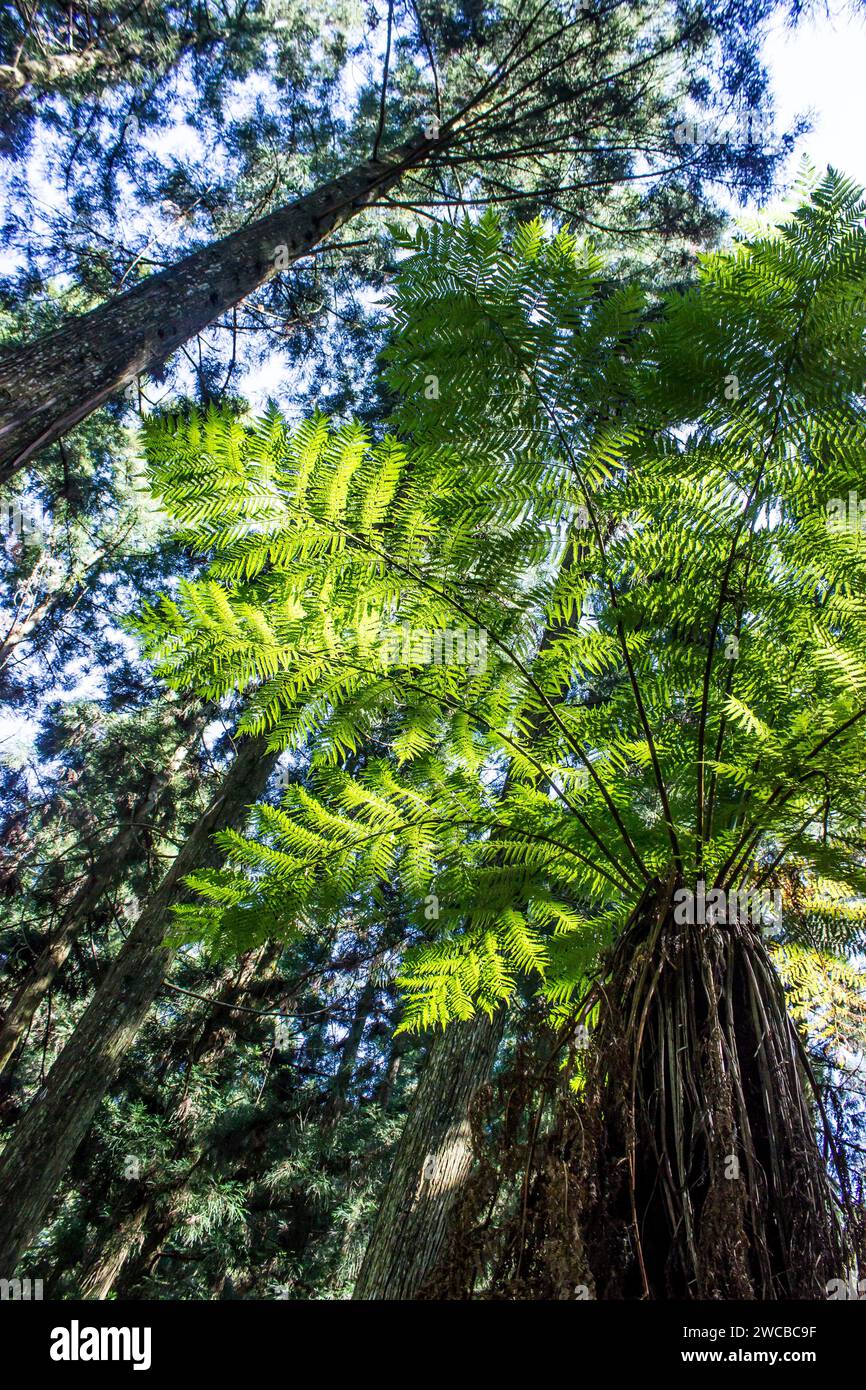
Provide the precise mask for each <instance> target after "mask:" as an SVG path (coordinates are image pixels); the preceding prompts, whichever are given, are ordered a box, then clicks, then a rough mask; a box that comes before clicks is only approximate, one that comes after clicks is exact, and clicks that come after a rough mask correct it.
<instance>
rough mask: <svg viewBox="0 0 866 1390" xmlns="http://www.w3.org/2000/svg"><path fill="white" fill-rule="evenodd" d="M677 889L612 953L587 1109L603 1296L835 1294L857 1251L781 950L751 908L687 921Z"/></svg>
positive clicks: (588, 1237)
mask: <svg viewBox="0 0 866 1390" xmlns="http://www.w3.org/2000/svg"><path fill="white" fill-rule="evenodd" d="M671 892H672V889H671V885H670V884H668V885H667V886H662V885H659V884H650V885H649V886H648V889H647V892H646V895H645V898H644V900H643V902H642V904H641V905H640V907H639V908H638V910H637V911H636V912H635V914H634V917H633V919H632V922H631V923H630V925H629V927H628V929H627V930H626V931H625V932H624V933H623V935H622V937H621V938H620V940H619V942H618V943H617V946H616V948H615V950H614V952H613V956H612V959H611V962H610V968H609V970H608V971H607V972H606V973H605V978H604V982H603V987H602V988H601V989H600V991H599V996H598V1023H597V1026H596V1027H595V1028H594V1030H593V1034H592V1045H591V1048H590V1051H589V1054H588V1060H587V1065H586V1086H585V1090H584V1091H583V1093H582V1099H581V1102H580V1104H579V1106H578V1113H577V1116H576V1119H575V1122H574V1125H573V1131H572V1154H573V1155H574V1156H575V1159H576V1161H572V1164H571V1166H572V1180H571V1187H572V1190H573V1191H576V1192H578V1193H580V1194H581V1198H580V1202H581V1204H582V1205H583V1213H582V1218H581V1219H580V1226H581V1229H582V1231H583V1233H584V1236H585V1242H586V1250H587V1254H588V1258H589V1263H590V1267H591V1270H592V1275H593V1278H594V1281H595V1287H596V1291H597V1295H598V1297H600V1298H679V1299H694V1298H697V1299H702V1298H703V1299H706V1298H714V1299H718V1298H723V1299H736V1298H747V1299H761V1300H764V1299H780V1298H781V1299H791V1298H825V1297H826V1296H827V1291H826V1285H827V1281H828V1280H831V1279H834V1278H840V1279H844V1278H845V1276H846V1271H847V1269H848V1262H849V1260H850V1251H849V1250H848V1249H847V1244H846V1238H845V1235H844V1231H843V1229H842V1225H841V1222H840V1219H839V1212H838V1210H837V1207H836V1200H835V1198H834V1194H833V1192H832V1190H831V1186H830V1181H829V1178H828V1174H827V1168H826V1165H825V1163H824V1160H823V1158H822V1155H821V1152H820V1149H819V1146H818V1141H817V1137H816V1132H815V1125H816V1116H815V1115H814V1113H813V1107H812V1103H811V1099H812V1098H811V1097H810V1087H809V1077H808V1071H807V1066H806V1063H805V1060H804V1053H803V1049H802V1046H801V1045H800V1043H799V1041H798V1039H797V1036H796V1032H795V1029H794V1026H793V1024H792V1022H791V1020H790V1019H789V1017H788V1015H787V1011H786V1007H785V1001H784V996H783V993H782V990H781V987H780V985H779V982H778V979H777V978H776V975H775V972H774V970H773V966H772V962H771V960H770V958H769V956H768V954H767V951H766V948H765V946H764V943H763V941H762V940H761V938H760V934H759V932H758V931H757V930H756V929H755V928H754V927H753V926H751V925H749V924H747V923H741V922H738V921H733V922H729V923H727V924H726V925H724V926H722V925H711V924H707V925H705V926H688V925H677V923H676V922H675V921H674V920H673V919H672V914H671V907H670V901H671ZM831 1143H832V1141H831ZM842 1179H843V1183H844V1181H845V1179H844V1173H843V1174H842Z"/></svg>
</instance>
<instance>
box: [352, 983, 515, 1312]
mask: <svg viewBox="0 0 866 1390" xmlns="http://www.w3.org/2000/svg"><path fill="white" fill-rule="evenodd" d="M504 1021H505V1010H504V1009H500V1010H499V1012H498V1013H496V1014H494V1016H493V1018H488V1017H487V1015H486V1014H476V1016H475V1017H474V1018H471V1019H469V1020H467V1021H466V1022H460V1023H452V1024H450V1025H449V1026H448V1027H447V1028H446V1029H445V1032H444V1033H443V1034H442V1035H441V1036H440V1037H438V1038H437V1039H436V1042H435V1043H434V1045H433V1047H432V1049H431V1052H430V1057H429V1059H428V1062H427V1065H426V1067H425V1069H424V1071H423V1073H422V1075H421V1080H420V1081H419V1083H418V1089H417V1090H416V1092H415V1095H414V1097H413V1100H412V1104H411V1106H410V1107H409V1113H408V1115H407V1116H406V1123H405V1125H404V1128H403V1133H402V1136H401V1138H400V1143H399V1145H398V1147H397V1153H396V1156H395V1158H394V1162H393V1165H392V1168H391V1172H390V1174H389V1177H388V1182H387V1184H386V1186H385V1192H384V1194H383V1197H382V1202H381V1205H380V1207H379V1212H378V1215H377V1218H376V1224H375V1226H374V1228H373V1234H372V1236H371V1237H370V1242H369V1244H368V1246H367V1251H366V1254H365V1255H364V1260H363V1263H362V1265H361V1271H360V1274H359V1275H358V1281H357V1283H356V1285H355V1292H354V1295H353V1296H354V1297H355V1298H358V1299H378V1298H382V1299H411V1298H415V1297H416V1296H417V1295H418V1292H419V1290H420V1289H421V1286H422V1285H423V1283H424V1281H425V1279H426V1277H427V1276H428V1275H429V1274H430V1273H431V1272H432V1270H433V1269H434V1267H435V1265H436V1262H437V1260H438V1257H439V1255H440V1254H441V1252H442V1250H443V1248H444V1246H445V1243H446V1240H447V1238H448V1235H449V1233H450V1227H451V1220H452V1217H453V1215H454V1212H455V1208H456V1206H457V1203H458V1201H459V1199H460V1196H461V1194H462V1191H463V1188H464V1185H465V1183H466V1180H467V1178H468V1177H469V1174H470V1171H471V1168H472V1162H473V1152H472V1142H471V1124H470V1116H471V1106H472V1102H473V1100H474V1098H475V1096H476V1095H477V1094H478V1092H479V1090H480V1089H481V1087H483V1086H484V1085H486V1083H487V1082H488V1080H489V1078H490V1073H491V1071H492V1069H493V1064H494V1062H495V1060H496V1053H497V1050H498V1047H499V1042H500V1039H501V1037H502V1030H503V1027H504Z"/></svg>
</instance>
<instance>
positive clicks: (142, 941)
mask: <svg viewBox="0 0 866 1390" xmlns="http://www.w3.org/2000/svg"><path fill="white" fill-rule="evenodd" d="M277 756H278V755H277V754H276V753H269V752H267V747H266V740H265V739H264V738H256V739H250V740H248V741H246V742H245V743H244V744H242V745H241V747H240V749H239V751H238V753H237V756H236V757H235V761H234V763H233V765H232V767H231V769H230V770H229V772H228V773H227V774H226V777H225V780H224V782H223V785H222V788H221V790H220V792H219V794H218V795H217V796H216V797H214V799H213V801H212V802H211V804H210V806H209V807H208V808H207V810H206V811H204V812H203V813H202V815H201V816H200V817H199V819H198V821H197V822H196V824H195V826H194V827H193V830H192V831H191V833H190V836H189V838H188V839H187V841H186V844H185V845H184V846H183V848H182V849H181V851H180V853H179V854H178V856H177V858H176V859H175V861H174V863H173V864H172V866H171V868H170V869H169V871H168V873H167V874H166V875H165V877H164V879H163V881H162V883H161V884H160V886H159V888H158V889H157V890H156V892H155V893H154V894H153V896H152V897H151V899H150V901H149V902H148V904H147V906H146V907H145V908H144V910H143V912H142V913H141V915H140V917H139V919H138V922H137V923H136V926H135V928H134V930H133V931H132V932H131V933H130V935H129V937H128V938H127V940H126V942H125V943H124V945H123V948H122V950H121V951H120V953H119V955H118V956H117V958H116V959H115V961H114V963H113V965H112V966H111V968H110V969H109V971H108V973H107V974H106V976H105V979H104V980H103V982H102V984H101V985H100V986H99V988H98V989H97V991H96V993H95V995H94V997H93V999H92V1000H91V1002H90V1004H89V1006H88V1008H87V1010H86V1012H85V1013H84V1014H83V1016H82V1018H81V1020H80V1022H79V1024H78V1026H77V1028H76V1029H75V1032H74V1033H73V1034H72V1037H71V1038H70V1040H69V1042H68V1043H67V1045H66V1047H65V1048H64V1050H63V1052H62V1053H61V1054H60V1056H59V1057H58V1058H57V1060H56V1062H55V1063H54V1066H53V1067H52V1068H51V1071H50V1073H49V1075H48V1079H47V1081H46V1083H45V1086H44V1088H43V1090H42V1091H41V1092H40V1093H39V1094H38V1095H37V1097H36V1099H35V1100H34V1101H33V1104H32V1105H31V1106H30V1109H29V1110H28V1111H27V1114H26V1115H25V1116H24V1118H23V1120H22V1121H21V1123H20V1124H19V1125H18V1127H17V1129H16V1131H15V1133H14V1135H13V1137H12V1139H11V1140H10V1141H9V1144H8V1145H7V1147H6V1149H5V1150H4V1152H3V1155H2V1159H0V1193H2V1199H3V1206H2V1208H0V1269H2V1270H3V1271H4V1272H5V1271H6V1270H9V1271H10V1275H11V1274H12V1272H13V1271H14V1269H15V1266H16V1264H17V1262H18V1260H19V1259H20V1257H21V1255H22V1254H23V1252H24V1251H25V1250H26V1249H27V1247H28V1245H29V1244H30V1242H31V1241H32V1240H33V1238H34V1236H35V1235H36V1234H37V1232H38V1231H39V1230H40V1229H41V1227H42V1224H43V1222H44V1219H45V1216H46V1213H47V1211H48V1207H49V1205H50V1203H51V1199H52V1197H53V1196H54V1193H55V1191H56V1189H57V1186H58V1183H59V1182H60V1179H61V1178H62V1176H63V1173H64V1172H65V1170H66V1166H67V1164H68V1163H69V1161H70V1159H71V1158H72V1157H73V1155H74V1153H75V1151H76V1149H77V1148H78V1145H79V1144H80V1143H81V1140H82V1139H83V1137H84V1135H85V1134H86V1132H87V1129H88V1127H89V1125H90V1122H91V1120H92V1119H93V1116H94V1113H95V1111H96V1109H97V1106H98V1105H99V1103H100V1101H101V1100H102V1097H103V1096H104V1095H105V1092H106V1090H107V1088H108V1086H109V1085H110V1084H111V1081H112V1079H113V1077H114V1075H115V1073H116V1071H117V1069H118V1067H119V1065H120V1062H121V1060H122V1058H123V1055H124V1053H125V1052H126V1051H127V1049H128V1048H129V1047H130V1046H131V1044H132V1043H133V1041H134V1040H135V1037H136V1034H137V1033H138V1030H139V1028H140V1027H141V1024H142V1022H143V1021H144V1018H145V1016H146V1014H147V1011H148V1009H149V1008H150V1005H151V1004H152V1003H153V1000H154V999H155V997H156V995H157V994H158V992H159V990H160V987H161V986H162V983H163V981H164V979H165V974H166V971H167V969H168V966H169V964H170V963H171V960H172V958H173V956H174V950H173V949H172V948H171V947H170V946H168V945H167V944H166V942H165V937H166V933H167V930H168V928H169V926H170V924H171V916H170V912H169V909H170V907H171V906H172V904H173V903H174V902H176V901H177V900H178V899H179V898H181V896H182V894H183V891H184V889H183V882H182V881H183V879H184V877H185V876H186V875H187V874H189V873H191V872H192V871H193V870H195V869H200V868H202V867H204V866H206V865H210V864H213V863H215V862H217V861H218V859H219V852H218V850H217V849H216V846H215V845H214V843H213V840H212V836H213V834H214V832H215V831H216V830H219V829H222V828H225V827H228V826H237V825H239V824H242V823H243V820H244V817H245V814H246V809H247V807H248V806H249V805H250V803H251V802H254V801H255V800H256V799H257V798H258V797H259V796H260V795H261V794H262V792H263V791H264V788H265V786H266V784H267V780H268V776H269V774H270V772H271V769H272V768H273V766H274V764H275V762H276V759H277Z"/></svg>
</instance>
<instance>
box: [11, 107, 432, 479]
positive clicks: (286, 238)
mask: <svg viewBox="0 0 866 1390" xmlns="http://www.w3.org/2000/svg"><path fill="white" fill-rule="evenodd" d="M446 131H447V127H443V131H442V132H441V133H440V134H439V135H438V136H437V137H436V138H435V139H428V138H427V136H425V135H418V136H415V137H413V139H411V140H408V141H406V142H405V143H404V144H402V145H399V146H397V147H395V148H394V149H393V150H390V151H388V152H387V153H384V154H381V155H379V156H378V158H376V159H368V160H364V162H363V163H361V164H359V165H357V166H356V167H355V168H354V169H352V170H350V171H349V172H348V173H346V174H343V175H342V176H341V177H340V178H336V179H332V180H331V181H330V182H329V183H326V184H324V185H323V186H322V187H321V188H319V189H318V190H317V191H316V192H315V193H310V194H308V195H306V196H305V197H303V198H299V199H298V200H297V202H294V203H290V204H289V205H288V206H286V207H282V208H279V209H278V210H277V211H276V212H273V213H270V214H269V215H268V216H267V217H263V218H261V219H260V220H259V221H257V222H254V223H253V224H252V225H251V226H249V227H244V228H242V229H241V230H240V231H237V232H233V233H232V234H231V235H230V236H227V237H223V238H222V239H221V240H220V241H217V242H215V243H213V244H212V245H210V246H206V247H203V248H202V249H200V250H198V251H194V252H193V253H192V254H191V255H189V256H186V257H185V258H184V259H183V260H182V261H179V262H178V263H177V265H174V266H171V267H170V268H169V269H168V270H164V271H161V272H160V273H159V274H158V275H151V276H149V277H148V278H147V279H146V280H144V281H143V282H142V283H141V284H139V285H136V286H135V288H134V289H132V290H130V291H128V293H126V294H123V295H120V296H118V297H117V298H116V299H111V300H109V301H108V302H107V303H105V304H101V305H100V306H99V307H98V308H97V309H93V310H92V311H91V312H90V313H88V314H84V315H81V316H80V317H77V318H73V319H71V320H70V321H69V322H68V323H66V324H65V325H64V326H63V327H62V328H60V329H58V330H57V331H56V332H54V333H51V334H49V335H47V336H46V337H43V338H37V339H36V340H34V341H32V342H29V343H24V344H21V345H20V346H17V347H11V348H7V349H6V350H5V351H4V352H3V353H0V483H3V482H6V481H7V480H8V479H9V478H10V477H12V476H13V475H14V474H15V473H16V472H17V471H18V470H20V469H21V468H23V467H24V465H25V464H26V463H27V461H28V459H30V458H32V456H33V455H34V454H35V453H36V452H37V451H38V450H40V449H43V448H45V446H46V445H48V444H51V443H52V442H53V441H54V440H55V439H58V438H59V437H60V436H61V435H62V434H64V433H65V432H66V431H67V430H69V429H71V428H72V426H73V425H76V424H78V422H79V420H83V419H84V417H85V416H86V415H89V414H90V412H91V411H93V410H95V409H96V408H97V406H100V405H102V404H103V402H104V401H106V400H107V399H108V397H109V396H111V395H112V394H113V393H114V392H115V391H118V390H119V389H120V388H121V387H122V386H124V385H125V384H126V383H127V382H129V381H131V380H133V379H134V378H135V377H136V376H138V375H139V374H140V373H141V372H146V371H148V370H150V369H152V368H153V367H155V366H156V365H157V364H159V363H161V362H164V361H165V359H166V358H167V357H168V356H169V355H170V354H171V353H172V352H174V351H175V350H176V349H177V348H179V347H181V345H182V344H183V343H186V342H187V341H188V340H189V339H190V338H193V337H194V336H195V335H196V333H200V332H201V331H202V329H204V328H206V327H207V326H208V324H210V323H213V321H214V319H216V318H219V316H220V315H221V314H223V313H225V311H226V310H227V309H230V308H232V307H233V306H234V305H235V304H237V303H238V302H239V301H240V300H242V299H244V298H246V296H247V295H249V294H250V293H252V291H253V290H255V289H257V288H258V287H259V285H262V284H264V282H265V281H266V280H268V279H270V278H271V276H272V275H274V274H275V273H276V272H277V271H278V270H280V269H285V268H286V267H287V266H288V265H289V264H290V263H291V262H293V261H296V260H298V259H299V258H300V257H302V256H305V255H307V254H308V253H309V252H310V251H312V250H313V249H314V247H316V246H317V245H318V244H319V242H321V241H322V240H324V238H325V237H326V236H328V235H330V234H331V233H332V232H334V231H336V230H337V228H339V227H341V226H342V225H343V224H344V223H345V222H347V221H348V220H349V219H350V218H351V217H352V216H354V214H355V213H356V212H358V211H360V210H361V209H362V208H364V207H366V206H367V205H368V204H369V203H371V202H373V201H374V199H375V198H376V197H378V196H379V195H380V194H382V193H384V192H385V191H386V190H387V189H389V188H391V187H392V186H393V185H394V184H395V183H397V182H398V180H399V179H400V178H401V176H402V175H403V174H404V173H405V172H406V171H407V170H408V169H410V168H412V167H413V166H415V165H417V164H419V163H421V162H423V161H424V160H425V159H426V158H427V157H428V156H429V155H430V154H431V153H432V152H433V151H434V150H436V149H438V148H441V147H442V145H443V144H444V143H445V141H446V140H447V138H448V135H447V134H446Z"/></svg>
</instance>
